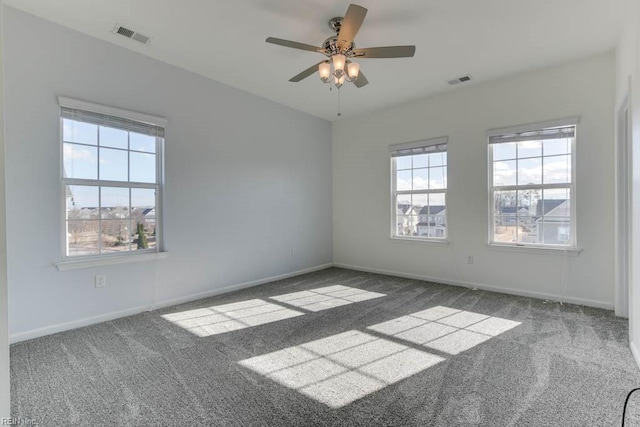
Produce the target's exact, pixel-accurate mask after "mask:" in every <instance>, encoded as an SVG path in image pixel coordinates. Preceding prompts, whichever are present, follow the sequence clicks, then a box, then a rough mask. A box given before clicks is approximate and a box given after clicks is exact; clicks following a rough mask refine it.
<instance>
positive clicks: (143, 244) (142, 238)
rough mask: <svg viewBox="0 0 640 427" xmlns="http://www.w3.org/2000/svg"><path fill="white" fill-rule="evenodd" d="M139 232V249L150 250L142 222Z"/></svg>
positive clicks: (139, 225) (139, 224)
mask: <svg viewBox="0 0 640 427" xmlns="http://www.w3.org/2000/svg"><path fill="white" fill-rule="evenodd" d="M137 232H138V249H148V248H149V242H148V241H147V235H146V234H145V231H144V224H143V223H141V222H139V223H138V229H137Z"/></svg>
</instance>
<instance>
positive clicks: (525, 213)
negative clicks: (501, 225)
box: [515, 189, 542, 243]
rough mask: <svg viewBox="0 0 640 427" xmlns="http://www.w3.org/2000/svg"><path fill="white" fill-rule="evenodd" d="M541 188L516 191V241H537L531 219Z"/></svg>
mask: <svg viewBox="0 0 640 427" xmlns="http://www.w3.org/2000/svg"><path fill="white" fill-rule="evenodd" d="M541 195H542V190H539V189H535V190H518V191H516V212H515V214H516V225H517V229H516V239H517V242H518V243H537V240H536V233H535V227H533V224H532V221H533V218H534V215H535V206H536V205H537V203H538V200H539V199H540V197H541Z"/></svg>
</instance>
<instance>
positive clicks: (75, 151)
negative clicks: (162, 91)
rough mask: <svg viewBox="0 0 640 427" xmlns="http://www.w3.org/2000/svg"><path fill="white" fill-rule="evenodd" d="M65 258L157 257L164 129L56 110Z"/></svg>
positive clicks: (139, 123) (78, 111)
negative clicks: (147, 254) (153, 254)
mask: <svg viewBox="0 0 640 427" xmlns="http://www.w3.org/2000/svg"><path fill="white" fill-rule="evenodd" d="M61 127H62V132H61V136H62V150H61V151H62V187H63V188H62V191H63V194H64V197H65V204H64V227H63V230H64V239H63V241H64V248H63V255H64V257H74V258H75V257H90V256H102V255H108V254H132V253H140V252H157V251H159V250H160V249H161V241H160V239H161V230H160V227H159V225H160V215H159V211H160V209H159V207H160V206H161V203H160V200H161V182H162V177H161V171H162V167H161V165H162V149H163V143H164V129H163V127H161V126H156V125H152V124H147V123H143V122H137V121H133V120H129V119H125V118H121V117H116V116H111V115H105V114H100V113H94V112H90V111H83V110H79V109H74V108H66V107H64V106H63V107H62V109H61Z"/></svg>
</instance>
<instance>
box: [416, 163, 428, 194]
mask: <svg viewBox="0 0 640 427" xmlns="http://www.w3.org/2000/svg"><path fill="white" fill-rule="evenodd" d="M413 189H414V190H427V189H429V169H426V168H425V169H414V170H413Z"/></svg>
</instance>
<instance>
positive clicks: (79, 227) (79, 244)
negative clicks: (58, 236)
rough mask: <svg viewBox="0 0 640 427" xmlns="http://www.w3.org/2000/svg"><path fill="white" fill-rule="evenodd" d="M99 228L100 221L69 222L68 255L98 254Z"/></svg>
mask: <svg viewBox="0 0 640 427" xmlns="http://www.w3.org/2000/svg"><path fill="white" fill-rule="evenodd" d="M98 227H99V225H98V220H95V221H67V255H68V256H81V255H96V254H98V252H99V249H98Z"/></svg>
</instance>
